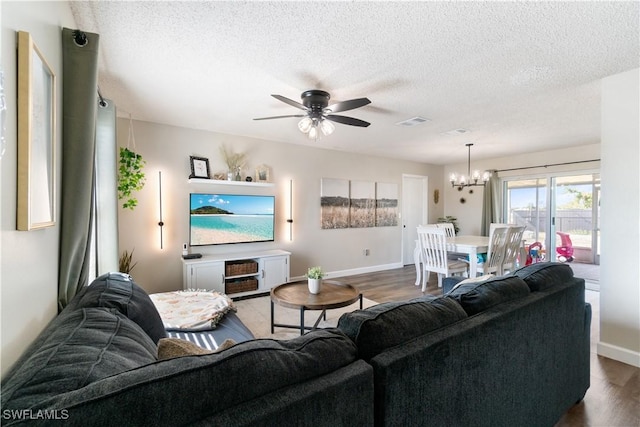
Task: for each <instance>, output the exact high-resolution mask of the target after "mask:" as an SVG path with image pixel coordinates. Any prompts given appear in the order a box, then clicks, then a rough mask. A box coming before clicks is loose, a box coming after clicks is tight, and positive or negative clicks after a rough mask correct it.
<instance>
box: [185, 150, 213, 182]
mask: <svg viewBox="0 0 640 427" xmlns="http://www.w3.org/2000/svg"><path fill="white" fill-rule="evenodd" d="M189 160H190V162H191V175H189V178H206V179H209V159H205V158H204V157H196V156H189Z"/></svg>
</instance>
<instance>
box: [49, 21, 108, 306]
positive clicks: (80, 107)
mask: <svg viewBox="0 0 640 427" xmlns="http://www.w3.org/2000/svg"><path fill="white" fill-rule="evenodd" d="M82 34H83V35H84V37H82V35H81V34H79V33H76V31H74V30H71V29H69V28H63V29H62V191H61V193H62V196H61V214H60V262H59V273H58V309H59V310H62V309H63V308H64V307H65V306H66V305H67V304H68V303H69V301H70V300H71V298H73V297H74V295H75V294H76V293H77V292H78V290H79V289H80V288H81V287H82V286H84V285H86V284H87V277H88V273H89V252H90V251H89V244H90V234H91V221H92V209H91V201H92V198H93V195H92V191H93V179H94V161H93V160H94V156H95V134H96V110H97V108H98V104H97V101H96V99H97V88H98V45H99V36H98V35H97V34H91V33H82Z"/></svg>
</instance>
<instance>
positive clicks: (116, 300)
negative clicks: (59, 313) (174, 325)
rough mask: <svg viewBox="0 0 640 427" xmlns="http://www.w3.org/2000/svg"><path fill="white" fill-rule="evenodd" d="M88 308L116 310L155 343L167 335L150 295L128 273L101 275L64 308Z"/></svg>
mask: <svg viewBox="0 0 640 427" xmlns="http://www.w3.org/2000/svg"><path fill="white" fill-rule="evenodd" d="M87 307H105V308H114V309H116V310H118V311H119V312H120V313H122V314H124V315H125V316H127V317H128V318H129V319H131V320H133V321H134V322H136V323H137V324H138V325H139V326H140V327H141V328H142V329H143V330H144V331H145V332H146V333H147V335H149V336H150V337H151V339H152V340H153V342H155V343H157V342H158V340H160V338H164V337H166V336H167V334H166V332H165V329H164V325H163V323H162V319H161V318H160V315H159V314H158V310H156V307H155V305H154V304H153V302H152V301H151V298H149V295H148V294H147V293H146V292H145V290H144V289H142V288H141V287H140V286H138V285H137V284H136V283H135V282H134V281H133V279H131V276H129V275H128V274H123V273H107V274H103V275H102V276H100V277H98V278H97V279H96V280H94V281H93V282H92V283H91V284H90V285H89V286H87V287H85V288H83V289H82V290H81V291H80V292H79V293H78V294H77V295H76V297H75V298H74V299H73V300H72V301H71V302H70V303H69V306H68V307H67V308H68V309H69V310H74V309H78V308H87Z"/></svg>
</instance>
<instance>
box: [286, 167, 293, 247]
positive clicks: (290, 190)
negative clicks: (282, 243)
mask: <svg viewBox="0 0 640 427" xmlns="http://www.w3.org/2000/svg"><path fill="white" fill-rule="evenodd" d="M287 222H288V223H289V241H290V242H292V241H293V180H292V179H290V180H289V218H288V219H287Z"/></svg>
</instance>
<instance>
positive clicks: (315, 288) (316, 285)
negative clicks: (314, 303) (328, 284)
mask: <svg viewBox="0 0 640 427" xmlns="http://www.w3.org/2000/svg"><path fill="white" fill-rule="evenodd" d="M307 281H308V284H309V292H310V293H312V294H314V295H315V294H318V293H320V285H321V284H322V279H307Z"/></svg>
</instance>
